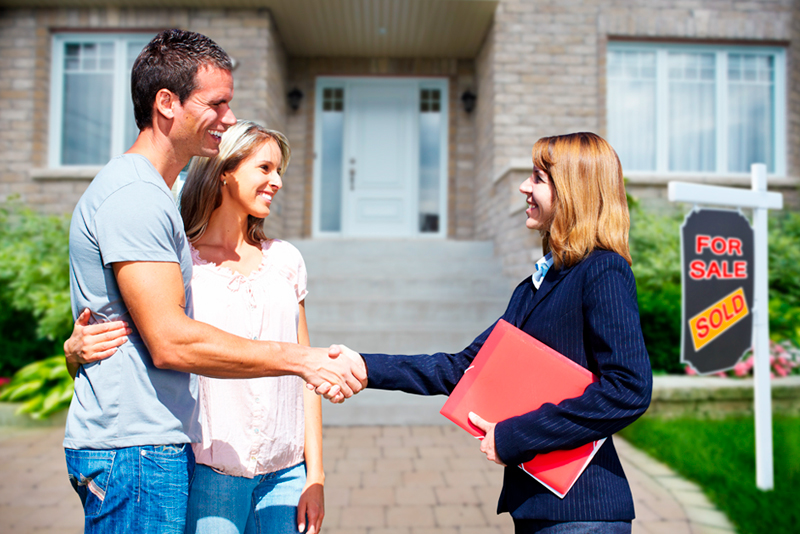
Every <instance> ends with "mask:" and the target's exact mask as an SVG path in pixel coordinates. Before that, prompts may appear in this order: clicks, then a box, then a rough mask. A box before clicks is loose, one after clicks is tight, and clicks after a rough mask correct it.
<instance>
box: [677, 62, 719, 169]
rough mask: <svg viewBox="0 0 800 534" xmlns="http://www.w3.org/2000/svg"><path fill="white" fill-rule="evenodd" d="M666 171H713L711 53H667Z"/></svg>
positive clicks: (713, 121)
mask: <svg viewBox="0 0 800 534" xmlns="http://www.w3.org/2000/svg"><path fill="white" fill-rule="evenodd" d="M668 61H669V66H668V72H669V74H668V76H669V89H668V90H669V108H668V113H667V116H668V117H669V119H668V128H669V154H668V162H669V170H671V171H694V172H698V171H700V172H703V171H707V172H710V171H714V170H716V150H717V148H716V124H715V121H716V113H715V98H714V91H715V88H714V79H715V67H714V62H715V58H714V54H697V53H670V54H669V59H668Z"/></svg>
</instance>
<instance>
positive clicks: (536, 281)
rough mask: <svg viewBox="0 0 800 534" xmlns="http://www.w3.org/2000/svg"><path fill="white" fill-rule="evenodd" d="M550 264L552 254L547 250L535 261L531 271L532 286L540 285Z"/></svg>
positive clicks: (537, 287) (551, 262)
mask: <svg viewBox="0 0 800 534" xmlns="http://www.w3.org/2000/svg"><path fill="white" fill-rule="evenodd" d="M552 266H553V255H552V254H551V253H549V252H548V253H547V254H546V255H545V256H544V257H543V258H541V259H539V261H537V262H536V266H535V267H536V268H535V270H534V271H533V287H535V288H536V289H539V286H541V285H542V282H543V281H544V277H545V276H546V275H547V271H548V270H549V269H550V267H552Z"/></svg>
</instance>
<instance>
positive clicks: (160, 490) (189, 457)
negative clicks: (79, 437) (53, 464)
mask: <svg viewBox="0 0 800 534" xmlns="http://www.w3.org/2000/svg"><path fill="white" fill-rule="evenodd" d="M64 453H65V455H66V458H67V472H68V473H69V480H70V482H71V483H72V487H73V488H74V489H75V491H76V492H77V493H78V496H79V497H80V498H81V503H82V504H83V513H84V517H85V521H84V533H85V534H91V533H94V532H98V533H100V532H102V533H109V534H114V533H117V532H119V533H125V532H140V533H144V532H159V533H174V534H181V533H183V530H184V524H185V521H186V502H187V499H188V497H189V480H190V479H191V474H192V470H193V469H194V454H193V453H192V448H191V447H190V446H189V444H187V443H182V444H179V445H146V446H142V447H126V448H122V449H106V450H88V449H81V450H75V449H64Z"/></svg>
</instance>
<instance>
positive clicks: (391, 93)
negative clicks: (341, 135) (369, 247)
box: [343, 82, 419, 237]
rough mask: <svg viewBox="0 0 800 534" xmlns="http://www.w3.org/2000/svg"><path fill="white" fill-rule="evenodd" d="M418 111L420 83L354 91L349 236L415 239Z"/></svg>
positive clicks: (349, 119)
mask: <svg viewBox="0 0 800 534" xmlns="http://www.w3.org/2000/svg"><path fill="white" fill-rule="evenodd" d="M417 105H418V104H417V86H416V84H414V83H402V82H395V83H392V84H391V85H387V84H386V83H370V82H363V83H359V84H354V85H353V86H352V87H351V88H350V91H349V94H348V98H347V106H346V107H349V109H350V112H349V113H347V114H346V119H345V143H344V154H345V162H344V163H345V171H346V172H345V176H344V178H345V188H344V195H343V197H344V198H343V200H344V202H343V206H344V213H343V215H344V217H343V222H344V225H343V226H344V227H343V231H344V233H345V234H346V235H349V236H354V237H361V236H409V235H411V234H413V233H414V232H415V227H414V222H415V221H414V220H413V214H414V213H415V212H416V202H415V199H416V195H415V193H416V191H417V187H416V184H417V182H418V173H419V156H418V144H419V143H418V142H417V143H415V141H416V140H417V139H418V134H417V130H416V120H415V119H416V116H417Z"/></svg>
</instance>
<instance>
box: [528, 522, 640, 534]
mask: <svg viewBox="0 0 800 534" xmlns="http://www.w3.org/2000/svg"><path fill="white" fill-rule="evenodd" d="M630 532H631V522H630V521H566V522H557V521H545V520H539V519H515V520H514V533H515V534H630Z"/></svg>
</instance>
